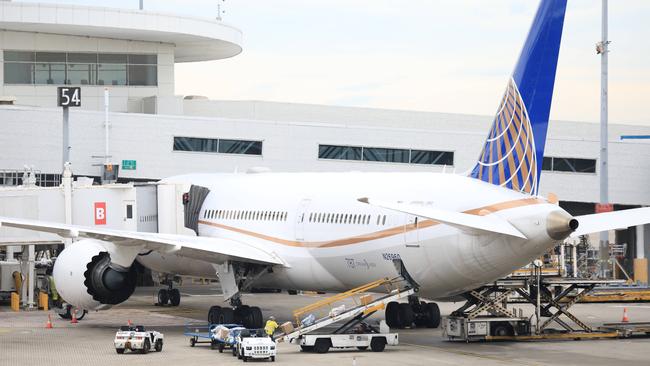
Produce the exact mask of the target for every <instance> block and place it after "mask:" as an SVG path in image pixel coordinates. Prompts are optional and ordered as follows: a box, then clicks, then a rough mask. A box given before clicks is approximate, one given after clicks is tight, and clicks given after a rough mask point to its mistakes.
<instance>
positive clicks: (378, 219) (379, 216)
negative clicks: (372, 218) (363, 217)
mask: <svg viewBox="0 0 650 366" xmlns="http://www.w3.org/2000/svg"><path fill="white" fill-rule="evenodd" d="M380 220H381V215H377V225H379V222H380Z"/></svg>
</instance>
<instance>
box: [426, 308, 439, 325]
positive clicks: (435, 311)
mask: <svg viewBox="0 0 650 366" xmlns="http://www.w3.org/2000/svg"><path fill="white" fill-rule="evenodd" d="M423 308H424V309H423V310H424V315H425V319H426V320H425V322H424V326H426V327H427V328H438V327H439V326H440V308H439V307H438V304H436V303H435V302H430V303H427V304H425V305H424V306H423Z"/></svg>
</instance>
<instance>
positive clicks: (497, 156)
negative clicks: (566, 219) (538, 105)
mask: <svg viewBox="0 0 650 366" xmlns="http://www.w3.org/2000/svg"><path fill="white" fill-rule="evenodd" d="M535 152H536V148H535V139H534V136H533V128H532V125H531V123H530V118H529V117H528V112H527V110H526V105H525V104H524V102H523V100H522V98H521V94H520V93H519V90H518V88H517V84H516V83H515V82H514V80H513V79H512V78H511V79H510V82H509V83H508V87H507V88H506V92H505V94H504V95H503V98H502V99H501V104H500V105H499V109H498V111H497V114H496V117H495V118H494V122H493V123H492V128H491V129H490V132H489V134H488V138H487V140H486V141H485V146H484V147H483V151H482V152H481V155H480V156H479V159H478V162H477V165H476V166H475V167H474V170H473V171H472V174H471V175H472V176H473V177H474V178H477V179H480V180H482V181H485V182H488V183H492V184H495V185H499V186H503V187H507V188H510V189H513V190H516V191H520V192H524V193H528V194H532V195H536V194H537V188H538V187H537V182H538V179H537V177H538V171H537V165H538V164H537V156H536V153H535Z"/></svg>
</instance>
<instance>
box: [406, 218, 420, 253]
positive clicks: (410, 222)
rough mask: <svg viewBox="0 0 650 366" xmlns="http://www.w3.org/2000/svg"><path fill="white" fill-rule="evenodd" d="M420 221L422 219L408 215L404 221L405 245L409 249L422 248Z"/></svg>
mask: <svg viewBox="0 0 650 366" xmlns="http://www.w3.org/2000/svg"><path fill="white" fill-rule="evenodd" d="M420 220H421V218H420V217H417V216H413V215H409V214H406V218H405V220H404V244H406V246H407V247H419V246H420V236H419V231H420V230H419V225H420Z"/></svg>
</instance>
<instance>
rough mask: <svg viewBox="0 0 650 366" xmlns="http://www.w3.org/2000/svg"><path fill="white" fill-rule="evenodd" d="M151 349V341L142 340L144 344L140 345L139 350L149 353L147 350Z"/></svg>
mask: <svg viewBox="0 0 650 366" xmlns="http://www.w3.org/2000/svg"><path fill="white" fill-rule="evenodd" d="M150 349H151V342H149V339H145V340H144V345H143V346H142V350H141V351H140V352H141V353H143V354H147V353H149V350H150Z"/></svg>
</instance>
